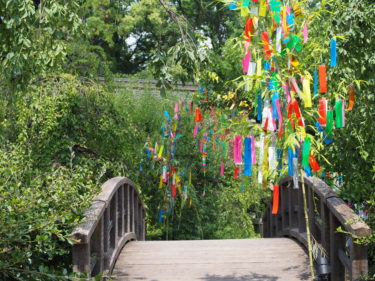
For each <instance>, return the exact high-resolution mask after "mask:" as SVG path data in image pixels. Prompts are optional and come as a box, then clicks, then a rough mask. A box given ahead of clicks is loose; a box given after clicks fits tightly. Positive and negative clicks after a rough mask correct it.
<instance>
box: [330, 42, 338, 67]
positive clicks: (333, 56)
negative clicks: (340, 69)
mask: <svg viewBox="0 0 375 281" xmlns="http://www.w3.org/2000/svg"><path fill="white" fill-rule="evenodd" d="M336 47H337V46H336V40H335V39H331V66H332V67H335V66H337V48H336Z"/></svg>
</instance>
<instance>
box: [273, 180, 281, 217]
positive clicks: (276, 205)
mask: <svg viewBox="0 0 375 281" xmlns="http://www.w3.org/2000/svg"><path fill="white" fill-rule="evenodd" d="M279 195H280V187H279V186H278V185H274V186H273V200H272V215H276V214H277V213H278V212H279Z"/></svg>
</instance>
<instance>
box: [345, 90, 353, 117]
mask: <svg viewBox="0 0 375 281" xmlns="http://www.w3.org/2000/svg"><path fill="white" fill-rule="evenodd" d="M354 102H355V90H354V88H353V86H349V107H348V109H347V110H346V111H351V110H353V107H354Z"/></svg>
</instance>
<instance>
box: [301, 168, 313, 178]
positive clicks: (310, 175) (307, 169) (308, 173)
mask: <svg viewBox="0 0 375 281" xmlns="http://www.w3.org/2000/svg"><path fill="white" fill-rule="evenodd" d="M303 170H304V171H305V173H306V177H312V172H311V169H310V167H309V166H306V167H303Z"/></svg>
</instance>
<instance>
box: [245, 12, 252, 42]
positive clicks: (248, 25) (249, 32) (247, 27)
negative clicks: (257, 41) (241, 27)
mask: <svg viewBox="0 0 375 281" xmlns="http://www.w3.org/2000/svg"><path fill="white" fill-rule="evenodd" d="M252 34H253V19H252V18H248V19H247V20H246V25H245V41H246V42H251V36H252Z"/></svg>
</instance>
